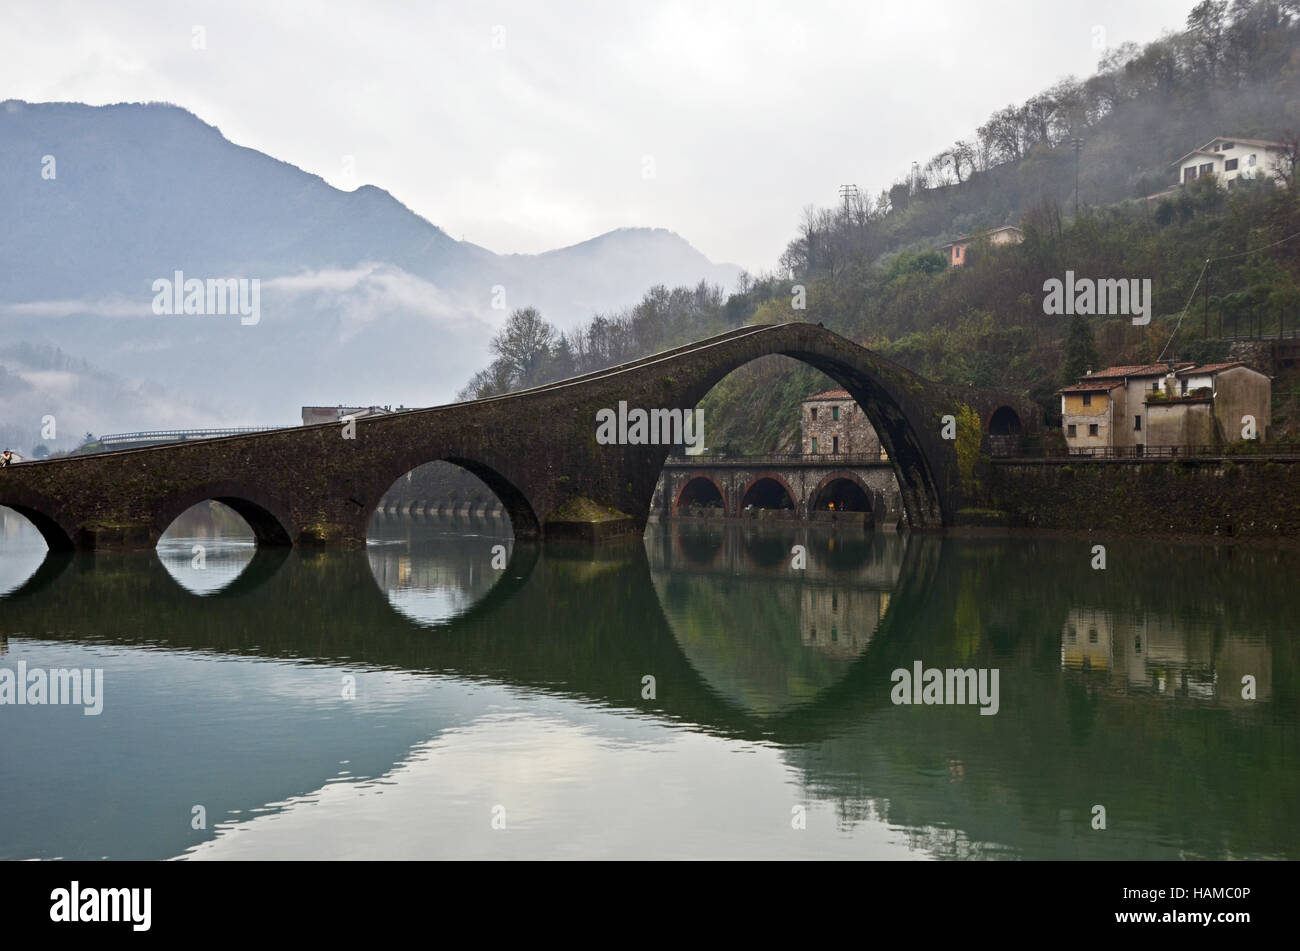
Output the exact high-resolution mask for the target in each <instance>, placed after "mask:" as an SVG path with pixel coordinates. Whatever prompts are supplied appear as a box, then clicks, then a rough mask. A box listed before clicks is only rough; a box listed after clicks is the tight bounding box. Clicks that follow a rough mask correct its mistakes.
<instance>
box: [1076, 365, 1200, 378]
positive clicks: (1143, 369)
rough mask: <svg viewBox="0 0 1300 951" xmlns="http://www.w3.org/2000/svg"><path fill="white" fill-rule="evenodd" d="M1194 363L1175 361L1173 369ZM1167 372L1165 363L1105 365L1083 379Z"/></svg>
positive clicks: (1187, 367) (1162, 374) (1180, 368)
mask: <svg viewBox="0 0 1300 951" xmlns="http://www.w3.org/2000/svg"><path fill="white" fill-rule="evenodd" d="M1195 365H1196V364H1194V363H1190V362H1186V361H1184V362H1182V363H1175V364H1174V369H1175V371H1177V370H1182V369H1190V368H1191V367H1193V366H1195ZM1168 372H1169V365H1168V364H1165V363H1135V364H1130V365H1128V366H1118V367H1106V369H1104V370H1098V371H1097V372H1095V373H1090V374H1088V376H1086V377H1084V379H1092V380H1104V379H1107V378H1110V379H1118V378H1120V377H1126V376H1164V375H1165V374H1166V373H1168Z"/></svg>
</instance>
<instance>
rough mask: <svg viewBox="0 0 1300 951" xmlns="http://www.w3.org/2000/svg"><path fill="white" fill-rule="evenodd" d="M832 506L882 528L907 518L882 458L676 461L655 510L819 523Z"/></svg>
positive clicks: (669, 463)
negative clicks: (805, 520)
mask: <svg viewBox="0 0 1300 951" xmlns="http://www.w3.org/2000/svg"><path fill="white" fill-rule="evenodd" d="M765 490H766V491H765ZM773 503H774V504H773ZM828 503H834V504H835V505H836V508H837V509H838V510H839V511H840V512H842V513H844V514H845V515H846V516H847V515H857V516H858V517H859V519H863V518H868V517H869V520H870V521H871V522H873V523H874V524H875V525H877V526H878V527H884V526H892V527H897V526H898V524H899V523H900V522H901V521H903V520H904V517H905V512H904V509H903V499H902V494H901V493H900V492H899V491H898V480H897V479H896V478H895V476H894V467H893V465H892V463H890V462H888V461H882V460H881V459H880V458H879V456H876V457H874V458H868V457H865V456H864V457H850V456H839V457H830V456H825V457H819V456H786V457H782V456H735V457H731V458H728V457H716V456H702V457H700V456H697V457H691V456H672V457H670V458H669V459H668V461H667V462H666V463H665V465H664V474H663V479H662V480H661V482H660V484H659V487H658V489H657V490H656V493H655V499H654V511H655V512H656V513H658V514H659V515H660V516H661V517H665V518H680V517H687V516H691V515H696V514H704V515H708V514H714V515H716V516H718V517H722V518H744V517H746V516H759V515H761V516H764V517H768V516H788V517H790V518H795V519H812V520H816V519H817V518H819V517H821V516H825V517H829V516H830V515H831V514H833V513H832V512H830V511H826V509H827V508H828ZM787 506H788V508H787Z"/></svg>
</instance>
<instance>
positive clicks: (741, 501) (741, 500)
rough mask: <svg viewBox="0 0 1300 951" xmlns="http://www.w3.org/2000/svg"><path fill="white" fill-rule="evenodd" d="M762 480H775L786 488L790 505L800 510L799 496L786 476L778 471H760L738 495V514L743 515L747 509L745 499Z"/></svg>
mask: <svg viewBox="0 0 1300 951" xmlns="http://www.w3.org/2000/svg"><path fill="white" fill-rule="evenodd" d="M760 482H774V483H776V484H777V485H779V486H780V487H781V488H782V489H783V490H785V495H786V498H788V499H789V500H790V507H791V508H792V509H794V510H795V511H796V512H798V510H799V496H798V495H796V494H795V492H794V490H793V489H792V488H790V483H789V482H787V481H786V480H785V479H784V478H782V477H781V475H780V474H778V473H776V472H760V473H759V474H758V475H756V476H754V478H752V479H750V480H749V482H748V483H747V484H746V485H745V488H744V490H743V491H742V492H741V493H740V494H739V495H738V496H737V499H736V514H737V515H743V514H744V511H745V505H746V501H745V500H746V499H748V498H749V497H750V496H749V493H750V492H751V491H752V490H753V488H754V487H755V486H756V485H758V484H759V483H760ZM762 507H763V508H771V506H762Z"/></svg>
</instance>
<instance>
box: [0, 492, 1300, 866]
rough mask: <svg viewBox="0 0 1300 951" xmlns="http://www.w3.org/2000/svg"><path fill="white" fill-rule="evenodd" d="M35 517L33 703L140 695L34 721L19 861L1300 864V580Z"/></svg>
mask: <svg viewBox="0 0 1300 951" xmlns="http://www.w3.org/2000/svg"><path fill="white" fill-rule="evenodd" d="M0 516H4V517H3V518H0V532H2V534H0V638H2V640H0V650H2V651H3V654H0V678H2V677H3V676H4V673H3V672H4V671H5V670H6V669H8V670H9V671H12V672H13V673H12V674H11V675H10V677H11V681H12V680H16V678H17V675H18V671H19V665H20V663H21V664H22V665H24V669H25V670H26V671H28V672H29V675H30V672H31V671H36V670H39V671H45V672H50V671H61V670H71V669H79V670H84V671H90V672H92V673H90V674H88V675H87V683H90V682H93V677H94V674H93V671H95V670H100V671H102V678H103V680H102V684H103V686H102V692H101V695H99V696H98V697H97V698H96V703H97V704H98V705H99V706H100V710H99V712H98V713H97V714H95V715H87V712H86V711H87V710H89V709H90V708H91V707H90V705H89V704H88V703H87V702H85V701H86V698H84V697H83V698H82V701H83V702H82V703H81V704H80V705H77V704H75V703H71V702H69V703H63V704H54V703H50V702H44V703H26V704H22V705H19V704H16V703H6V704H3V705H0V776H3V777H4V784H5V795H4V799H5V808H4V809H3V810H0V858H5V859H29V858H42V859H53V858H68V859H87V858H90V859H95V858H110V859H169V858H184V859H220V858H257V859H264V858H320V859H332V858H349V859H353V858H400V859H421V858H515V857H534V858H588V857H609V858H724V857H725V858H731V857H735V858H852V857H860V858H885V859H942V858H998V859H1018V858H1025V859H1038V858H1052V859H1065V858H1070V859H1073V858H1085V859H1120V858H1129V859H1178V858H1185V859H1206V858H1284V859H1296V858H1300V814H1298V812H1297V806H1300V716H1298V712H1300V647H1298V645H1300V639H1298V638H1297V630H1296V625H1297V618H1300V584H1297V579H1300V555H1298V554H1297V553H1296V552H1289V551H1272V550H1263V549H1251V548H1231V547H1220V548H1214V547H1211V546H1208V545H1173V544H1169V543H1165V542H1154V541H1129V542H1121V541H1118V540H1117V541H1115V542H1114V543H1113V544H1108V545H1107V546H1106V567H1105V568H1104V569H1098V568H1094V567H1093V563H1094V560H1095V556H1094V554H1093V551H1092V546H1093V545H1094V544H1096V542H1095V541H1092V540H1087V541H1084V540H1078V541H1074V540H1060V539H1047V538H1042V539H1028V540H1026V539H1021V538H1016V539H1007V538H1001V539H953V538H948V539H941V538H935V537H923V536H917V535H912V536H908V535H902V536H897V535H891V536H885V535H883V534H879V533H877V534H870V533H863V532H861V531H858V532H856V533H855V532H853V531H843V530H842V531H835V530H832V529H829V528H818V529H813V528H809V527H797V528H795V527H788V526H787V527H782V528H763V529H759V528H745V529H742V528H739V527H736V526H730V527H722V526H709V525H705V524H702V523H698V522H688V523H672V524H670V525H668V526H666V527H661V526H657V525H652V526H651V527H650V529H649V530H648V532H647V534H646V536H645V538H644V539H643V540H640V541H634V542H631V543H627V544H621V545H616V546H610V547H604V548H600V549H595V550H593V549H591V548H584V547H581V546H575V547H567V546H561V545H547V546H537V545H525V544H522V543H521V544H515V543H514V542H513V541H512V539H511V537H510V533H509V525H508V523H504V522H501V521H494V520H480V521H472V520H466V519H462V520H458V521H439V522H434V521H427V520H422V519H409V518H377V519H376V521H375V523H374V526H373V528H372V533H371V539H370V542H369V544H368V545H367V547H366V549H365V550H363V551H351V552H312V551H306V550H297V549H295V550H292V551H272V550H266V551H258V550H257V549H256V547H255V546H254V545H253V544H252V541H251V539H248V538H241V537H238V536H237V535H235V534H231V533H229V532H226V533H224V534H223V533H222V531H221V526H220V525H217V526H215V527H214V526H213V525H212V524H208V523H205V522H204V521H203V520H202V519H199V518H196V519H194V520H191V521H190V522H187V523H185V524H183V525H181V526H180V527H179V528H177V527H176V526H174V527H173V530H172V531H171V532H169V534H168V536H167V537H165V538H164V540H163V542H162V543H161V544H160V546H159V549H158V551H157V552H148V553H133V554H108V553H101V554H93V555H89V554H79V555H74V556H58V557H56V556H52V555H47V554H46V553H45V551H44V545H43V543H42V542H41V540H40V537H39V536H38V535H37V534H36V533H35V531H34V530H33V529H31V527H30V526H29V525H28V524H27V523H26V522H25V521H23V520H22V519H20V518H18V517H17V516H15V515H14V514H13V513H10V512H7V510H0ZM796 546H801V549H802V553H801V552H800V550H797V549H796ZM797 562H802V563H803V566H802V567H796V566H795V565H796V563H797ZM918 663H919V664H920V665H921V669H922V670H926V669H930V668H935V669H939V670H948V669H952V670H955V671H957V670H971V671H974V672H975V673H976V676H980V675H981V672H982V675H983V676H984V678H985V680H984V682H985V684H986V685H996V688H997V689H996V692H995V696H989V697H988V698H987V699H988V701H989V702H983V701H984V699H985V698H980V697H979V696H978V694H976V695H975V696H968V697H966V699H965V702H948V703H927V702H924V700H925V697H924V695H923V694H922V692H921V691H920V688H919V687H918V688H917V692H916V693H912V692H911V690H910V688H908V689H907V690H906V691H904V688H903V687H901V686H899V684H900V681H901V678H900V677H899V674H898V673H896V672H906V673H907V674H909V675H910V674H912V673H913V671H915V670H916V665H917V664H918ZM993 671H996V672H997V676H996V680H994V679H992V676H991V672H993ZM923 679H924V677H923ZM959 680H960V678H954V681H953V682H957V681H959ZM2 686H3V684H2V683H0V687H2ZM941 686H942V687H943V691H942V692H941V693H936V694H935V695H933V696H932V698H931V699H939V697H940V696H942V698H943V699H946V700H949V701H952V700H955V699H960V698H957V697H956V695H955V693H953V692H951V691H950V690H949V689H948V688H949V686H950V684H949V681H948V680H945V681H944V684H943V685H941ZM15 689H16V688H15ZM990 689H991V688H990ZM904 692H906V695H907V697H908V699H914V700H921V702H919V703H900V702H895V701H896V700H898V699H900V697H901V696H902V695H903V694H904ZM48 699H52V697H50V696H49V695H47V701H48ZM64 699H69V698H64ZM994 699H995V700H996V703H994V702H992V701H993V700H994ZM972 700H974V701H975V702H971V701H972ZM995 708H996V713H992V712H985V713H982V712H981V710H985V711H992V710H993V709H995Z"/></svg>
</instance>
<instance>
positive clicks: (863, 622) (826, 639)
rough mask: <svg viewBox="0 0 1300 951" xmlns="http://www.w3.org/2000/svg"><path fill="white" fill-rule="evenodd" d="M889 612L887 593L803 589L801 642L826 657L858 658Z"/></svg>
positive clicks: (860, 590) (862, 590)
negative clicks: (824, 654)
mask: <svg viewBox="0 0 1300 951" xmlns="http://www.w3.org/2000/svg"><path fill="white" fill-rule="evenodd" d="M888 609H889V592H888V591H873V590H871V589H869V588H849V587H841V586H834V587H832V586H827V585H805V586H804V588H803V591H802V592H801V598H800V605H799V634H800V641H801V642H802V643H803V646H804V647H815V648H817V650H819V651H822V652H823V653H827V654H839V655H856V654H861V653H862V652H863V651H864V650H866V649H867V645H868V644H870V643H871V638H872V637H873V636H874V635H875V633H876V627H877V626H878V625H879V624H880V619H881V618H883V617H884V616H885V611H887V610H888Z"/></svg>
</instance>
